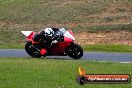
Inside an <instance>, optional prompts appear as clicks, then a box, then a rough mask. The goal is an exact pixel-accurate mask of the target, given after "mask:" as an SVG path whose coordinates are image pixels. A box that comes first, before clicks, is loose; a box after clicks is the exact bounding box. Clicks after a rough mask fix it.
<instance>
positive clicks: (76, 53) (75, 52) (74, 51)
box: [66, 44, 83, 59]
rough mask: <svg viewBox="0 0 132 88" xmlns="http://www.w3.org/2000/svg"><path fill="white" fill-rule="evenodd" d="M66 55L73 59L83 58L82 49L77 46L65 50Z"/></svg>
mask: <svg viewBox="0 0 132 88" xmlns="http://www.w3.org/2000/svg"><path fill="white" fill-rule="evenodd" d="M66 54H67V55H68V56H69V57H71V58H73V59H80V58H81V57H82V56H83V49H82V48H81V47H80V46H79V45H78V44H73V45H70V46H69V47H67V48H66Z"/></svg>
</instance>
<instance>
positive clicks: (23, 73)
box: [0, 58, 132, 88]
mask: <svg viewBox="0 0 132 88" xmlns="http://www.w3.org/2000/svg"><path fill="white" fill-rule="evenodd" d="M95 64H96V65H95ZM79 66H83V67H84V68H85V69H86V72H87V73H89V74H92V73H95V74H130V75H132V64H122V63H113V62H96V61H84V60H59V59H34V58H32V59H31V58H0V70H1V71H0V88H87V87H89V88H97V87H98V88H131V87H132V83H130V84H87V85H83V86H80V85H79V84H77V83H76V80H75V79H76V75H77V74H78V67H79Z"/></svg>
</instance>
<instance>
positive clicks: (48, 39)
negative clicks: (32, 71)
mask: <svg viewBox="0 0 132 88" xmlns="http://www.w3.org/2000/svg"><path fill="white" fill-rule="evenodd" d="M58 31H59V28H46V29H43V30H41V31H40V32H38V33H36V34H35V35H34V37H33V41H34V42H38V43H36V44H34V45H35V46H36V47H37V48H38V49H39V50H40V53H41V55H43V56H45V55H46V54H47V50H48V49H49V47H50V46H51V45H52V42H53V41H55V42H54V43H57V41H59V40H60V38H62V36H61V35H57V32H58Z"/></svg>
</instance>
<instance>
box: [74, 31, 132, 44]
mask: <svg viewBox="0 0 132 88" xmlns="http://www.w3.org/2000/svg"><path fill="white" fill-rule="evenodd" d="M75 36H76V42H77V43H79V44H81V45H88V44H123V45H132V33H131V32H127V31H111V32H98V33H88V32H83V33H78V34H76V35H75Z"/></svg>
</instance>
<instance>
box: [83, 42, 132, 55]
mask: <svg viewBox="0 0 132 88" xmlns="http://www.w3.org/2000/svg"><path fill="white" fill-rule="evenodd" d="M83 49H84V50H85V51H98V52H99V51H101V52H102V51H103V52H130V53H132V46H128V45H106V44H100V45H99V44H98V45H87V46H83Z"/></svg>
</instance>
